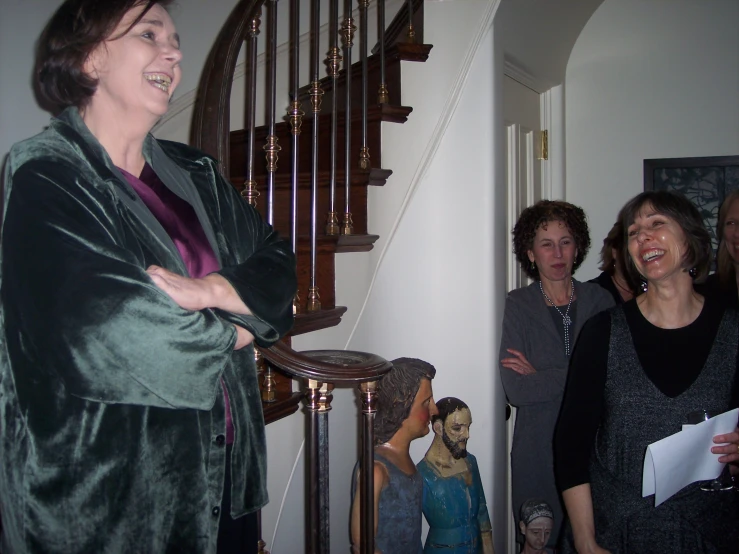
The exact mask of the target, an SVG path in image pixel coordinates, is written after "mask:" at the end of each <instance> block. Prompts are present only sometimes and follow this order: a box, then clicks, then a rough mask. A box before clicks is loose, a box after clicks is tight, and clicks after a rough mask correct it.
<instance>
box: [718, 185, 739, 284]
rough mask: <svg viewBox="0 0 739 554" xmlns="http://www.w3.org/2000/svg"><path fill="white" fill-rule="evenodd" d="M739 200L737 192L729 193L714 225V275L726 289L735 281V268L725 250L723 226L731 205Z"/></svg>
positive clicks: (732, 260) (738, 192)
mask: <svg viewBox="0 0 739 554" xmlns="http://www.w3.org/2000/svg"><path fill="white" fill-rule="evenodd" d="M736 200H739V190H734V191H731V192H730V193H729V194H727V195H726V198H724V201H723V203H722V204H721V208H720V209H719V211H718V224H717V225H716V236H717V237H718V240H719V244H718V255H717V256H716V273H718V278H719V281H720V282H721V284H722V285H723V286H724V287H726V286H728V285H729V284H731V283H733V282H734V280H735V279H736V268H735V267H734V259H733V258H732V257H731V255H730V254H729V251H728V250H727V249H726V240H725V239H724V226H725V225H726V218H727V217H728V215H729V210H730V209H731V205H732V204H733V203H734V202H735V201H736Z"/></svg>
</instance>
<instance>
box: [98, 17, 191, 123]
mask: <svg viewBox="0 0 739 554" xmlns="http://www.w3.org/2000/svg"><path fill="white" fill-rule="evenodd" d="M145 8H146V5H145V4H139V5H138V6H135V7H133V8H132V9H130V10H129V11H128V12H127V13H126V14H125V15H124V16H123V19H121V21H120V22H119V24H118V26H117V27H116V29H115V30H114V31H113V33H112V34H111V35H110V37H109V38H108V39H107V40H106V41H105V42H104V43H102V44H100V45H98V47H97V48H96V49H95V50H94V51H93V52H92V54H91V55H90V56H89V57H88V59H87V61H86V62H85V66H84V69H85V71H86V73H87V74H88V75H90V76H91V77H93V78H94V79H96V80H97V89H96V90H95V93H94V94H93V96H92V98H91V100H90V104H89V106H90V108H91V109H99V108H103V109H107V110H111V113H114V114H117V115H122V116H124V117H127V118H137V119H138V118H145V119H150V120H152V121H156V119H158V118H159V117H161V116H162V115H164V114H165V113H166V111H167V108H168V106H169V100H170V99H171V97H172V94H173V93H174V90H175V89H176V88H177V85H178V84H179V82H180V79H181V69H180V60H181V59H182V53H181V52H180V50H179V47H180V41H179V36H178V35H177V30H176V28H175V25H174V22H173V21H172V18H171V17H170V15H169V14H168V13H167V11H166V10H165V9H164V8H163V7H162V6H161V5H160V4H154V5H153V6H152V7H151V8H150V9H149V10H148V11H147V12H146V13H144V14H143V15H142V12H143V11H144V9H145ZM83 112H84V109H83Z"/></svg>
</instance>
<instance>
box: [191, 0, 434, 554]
mask: <svg viewBox="0 0 739 554" xmlns="http://www.w3.org/2000/svg"><path fill="white" fill-rule="evenodd" d="M283 1H287V0H283ZM293 1H296V0H293ZM314 1H316V0H314ZM272 2H273V4H272V5H273V6H274V5H275V2H274V0H272ZM300 2H301V4H302V0H300ZM262 4H267V2H266V1H265V0H241V1H240V2H239V3H238V4H237V6H236V7H235V8H234V10H233V12H232V13H231V15H230V16H229V18H228V20H227V21H226V23H225V25H224V26H223V28H222V29H221V32H220V34H219V36H218V38H217V39H216V44H215V46H214V47H213V49H212V50H211V53H210V57H209V59H208V61H207V62H206V66H205V68H206V69H205V71H204V73H203V76H202V78H201V82H200V86H199V89H198V100H197V103H196V107H195V112H194V116H193V125H192V130H191V143H192V145H193V146H195V147H198V148H200V149H202V150H204V151H205V152H207V153H209V154H210V155H212V156H214V157H215V158H216V159H218V160H219V161H220V163H221V168H222V171H223V173H224V174H225V175H226V176H227V177H228V178H229V179H230V181H231V182H232V183H233V184H234V186H235V187H236V188H237V189H239V190H243V189H244V182H245V181H246V177H245V175H246V168H247V162H246V158H247V154H246V152H247V148H248V137H249V134H250V133H249V132H247V131H245V130H238V131H230V130H229V129H228V124H229V121H230V117H229V115H230V114H229V110H230V95H231V85H232V83H233V75H234V72H235V67H236V60H237V58H238V54H239V50H240V48H241V46H242V44H243V42H244V39H245V38H246V37H247V34H248V30H249V25H250V24H251V23H252V21H254V20H255V17H256V16H257V14H258V13H259V12H260V10H261V9H262ZM293 6H294V5H293ZM365 9H366V8H365ZM409 21H412V24H413V28H414V30H415V42H414V43H409V42H408V41H407V39H406V30H407V28H408V22H409ZM314 34H315V33H314ZM314 38H315V37H314ZM383 42H384V46H385V64H384V65H385V82H386V85H387V88H388V91H389V97H388V101H387V102H385V103H382V104H380V103H378V94H377V93H378V90H379V86H380V83H381V78H380V75H381V71H380V67H381V60H380V57H379V56H380V53H379V52H380V48H379V44H378V46H376V47H375V49H374V50H373V51H374V52H375V53H374V54H373V55H371V56H369V57H368V58H367V60H366V62H367V68H368V73H367V91H368V92H367V97H368V99H369V101H368V106H367V119H366V126H367V146H368V147H369V152H370V168H369V169H361V168H360V163H359V162H360V157H359V152H360V147H361V146H362V140H361V136H362V108H361V107H362V103H361V101H362V88H361V87H362V62H361V59H360V60H358V61H355V63H353V64H352V66H351V68H350V71H351V75H352V79H351V106H352V110H351V114H350V117H351V153H350V154H349V156H350V165H351V167H350V170H351V183H350V211H351V214H352V220H353V232H352V233H351V234H339V235H327V234H326V232H325V224H326V221H327V216H328V212H329V210H330V208H329V197H330V190H329V182H330V178H329V175H330V171H331V150H330V147H331V142H332V137H331V132H330V130H331V127H332V125H331V121H332V98H333V95H334V94H336V95H337V104H338V106H339V114H340V115H339V116H338V125H337V132H338V134H337V135H336V136H335V137H334V139H333V140H334V141H335V142H336V144H337V145H340V146H338V147H337V150H336V166H335V167H336V171H335V176H336V188H335V205H334V206H335V207H334V211H335V212H337V214H338V216H339V221H341V218H342V215H343V211H344V209H343V207H344V182H345V181H344V177H345V174H344V167H345V165H344V163H345V154H344V138H345V137H344V133H345V131H344V129H345V127H344V123H345V117H346V115H345V110H344V105H345V102H344V99H345V95H346V84H345V83H346V80H345V72H346V70H342V71H341V72H340V74H339V76H338V78H337V80H336V89H335V90H334V81H333V79H332V77H326V78H323V79H322V80H321V81H320V82H321V86H322V88H323V91H324V94H323V98H322V103H321V110H320V112H319V113H318V114H313V113H312V112H311V110H310V106H311V102H310V96H309V94H310V92H309V88H310V87H309V86H305V87H303V88H302V89H300V90H299V92H298V97H299V99H300V101H301V104H302V110H303V111H304V112H306V114H305V116H304V117H303V120H302V132H301V134H300V139H299V151H298V153H297V160H298V176H297V184H298V188H297V214H298V216H297V220H296V226H297V241H296V242H297V247H296V250H297V274H298V288H299V292H300V299H301V302H300V304H299V306H298V308H299V313H297V314H296V317H295V324H294V327H293V329H292V331H291V332H290V334H289V335H288V336H287V337H285V338H284V339H283V340H282V341H281V342H280V343H277V344H276V345H274V346H272V347H271V348H269V349H261V355H262V356H263V358H264V360H265V361H266V362H267V363H268V364H269V367H270V368H272V369H274V371H271V372H270V374H271V375H274V381H275V387H274V393H275V394H274V399H273V400H271V401H269V402H266V401H263V409H264V416H265V421H266V423H271V422H274V421H276V420H278V419H280V418H283V417H285V416H287V415H289V414H292V413H294V412H295V411H297V409H298V406H299V403H300V401H301V400H304V401H305V402H306V413H307V415H308V420H307V422H308V425H307V430H306V442H307V447H306V450H307V452H309V454H308V458H309V459H308V463H309V466H310V469H309V471H308V473H309V479H308V485H307V489H308V490H307V491H306V502H307V511H308V514H309V517H308V519H309V521H308V526H307V527H308V528H307V535H308V536H307V538H306V552H310V553H311V554H313V553H316V554H319V553H320V554H328V551H329V547H328V520H327V516H328V473H327V467H328V466H327V464H328V426H327V425H328V424H327V422H328V420H327V417H328V411H329V410H330V403H331V390H332V388H333V385H334V384H336V383H345V384H346V383H353V384H356V385H358V386H359V389H360V399H361V404H362V421H363V425H362V449H361V451H362V454H361V469H362V474H363V476H362V479H361V483H360V498H361V499H362V500H361V502H362V506H363V509H362V514H363V515H362V525H361V527H362V545H361V552H362V553H363V554H364V553H367V554H371V553H372V552H373V551H374V547H373V541H374V534H373V533H372V532H371V530H372V529H373V528H374V524H373V518H374V515H373V510H372V509H371V503H372V490H373V484H372V479H373V477H372V474H373V472H372V470H371V467H372V465H371V464H372V448H373V436H374V435H373V421H374V410H375V407H374V402H375V400H374V399H375V394H376V390H377V389H376V387H377V384H378V382H379V381H380V380H381V378H382V376H383V375H384V374H385V373H387V371H389V369H390V367H391V365H390V364H389V362H387V361H385V360H384V359H382V358H380V357H378V356H375V355H372V354H366V353H362V352H347V351H341V350H331V351H328V350H325V351H310V352H302V353H301V352H295V351H294V350H292V349H291V348H290V345H291V337H292V336H294V335H299V334H304V333H308V332H312V331H316V330H319V329H325V328H328V327H332V326H335V325H338V324H339V323H340V322H341V318H342V316H343V314H344V313H345V312H346V310H347V308H346V307H343V306H337V305H336V296H335V278H336V274H335V263H334V260H335V256H336V254H341V253H345V252H366V251H369V250H371V249H372V248H373V244H374V243H375V241H376V240H377V239H378V238H379V237H378V236H377V235H373V234H372V233H371V229H369V228H368V214H367V198H368V187H370V186H384V185H385V184H386V183H387V182H388V179H389V178H390V177H391V175H392V170H391V169H390V168H382V123H383V122H386V123H404V122H405V121H406V120H407V119H408V117H409V116H410V115H411V112H412V111H413V109H412V108H411V107H408V106H403V105H402V104H401V86H402V75H401V73H402V71H401V62H402V61H412V62H425V61H426V60H427V58H428V56H429V52H430V50H431V48H432V47H431V45H426V44H422V42H423V0H411V1H409V2H404V3H403V5H402V7H401V9H400V10H399V12H398V14H397V15H396V17H395V18H394V19H393V20H392V22H391V23H390V25H389V26H388V27H387V30H386V33H385V39H384V41H383ZM273 47H274V45H273ZM314 48H315V46H314ZM358 50H359V49H358V48H357V49H355V51H356V53H355V54H354V55H353V58H354V59H356V58H359V52H358ZM256 92H257V91H254V94H256ZM279 111H281V113H283V114H284V113H285V111H282V110H279ZM314 117H318V118H319V119H318V125H319V129H320V133H319V134H318V137H317V145H318V152H319V156H318V163H317V168H316V169H317V182H318V186H317V195H316V204H317V210H316V213H317V221H318V229H317V236H316V248H315V257H316V261H317V264H316V269H315V275H316V285H317V287H318V290H319V293H320V302H321V307H320V309H319V310H315V311H308V310H307V309H306V300H307V296H308V294H307V293H308V288H309V283H310V277H311V272H312V268H311V257H312V256H311V254H312V253H311V249H312V245H311V240H310V239H311V237H310V233H311V215H310V214H311V210H310V206H311V204H312V198H311V188H312V187H311V184H312V180H313V173H312V168H311V163H312V159H313V157H312V148H313V144H312V133H311V132H310V130H311V129H312V126H313V123H314V119H313V118H314ZM278 119H279V122H276V123H275V126H274V129H275V130H274V134H275V136H276V137H277V138H278V144H279V146H280V147H281V150H280V152H279V160H278V163H277V169H276V170H275V171H274V173H273V174H272V176H273V179H274V188H273V225H274V227H275V228H276V229H277V231H278V232H279V233H280V234H281V235H282V236H284V237H286V238H289V237H290V233H291V229H292V223H293V222H292V219H291V218H292V212H293V210H292V194H293V193H292V187H293V183H292V168H291V161H292V159H293V152H292V148H293V146H292V129H291V126H290V123H289V121H288V120H287V116H285V117H284V118H279V116H278ZM253 133H254V137H255V138H254V144H255V147H254V151H255V156H254V164H253V166H252V168H253V175H252V179H253V180H254V181H256V182H257V183H258V186H259V192H260V196H259V197H258V199H257V209H258V210H259V211H260V212H261V213H262V215H263V216H266V213H265V212H266V210H265V206H266V198H267V191H266V190H264V186H265V183H266V182H267V164H266V160H265V157H264V155H263V153H262V145H264V144H265V143H266V142H267V140H266V139H267V135H268V134H269V131H268V128H267V126H264V127H258V128H256V129H254V130H253ZM391 186H392V185H391ZM294 379H297V380H299V381H301V383H302V385H303V390H302V391H299V392H295V391H293V380H294ZM326 386H328V388H327V387H326ZM263 398H264V396H263Z"/></svg>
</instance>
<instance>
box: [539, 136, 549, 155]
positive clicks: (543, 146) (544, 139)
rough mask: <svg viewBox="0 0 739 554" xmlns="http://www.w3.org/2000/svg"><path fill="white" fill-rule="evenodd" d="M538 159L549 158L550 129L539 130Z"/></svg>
mask: <svg viewBox="0 0 739 554" xmlns="http://www.w3.org/2000/svg"><path fill="white" fill-rule="evenodd" d="M536 159H537V160H548V159H549V131H539V155H538V156H537V157H536Z"/></svg>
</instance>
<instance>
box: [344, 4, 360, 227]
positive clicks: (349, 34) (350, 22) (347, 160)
mask: <svg viewBox="0 0 739 554" xmlns="http://www.w3.org/2000/svg"><path fill="white" fill-rule="evenodd" d="M356 30H357V27H356V25H354V19H353V18H352V0H345V1H344V22H343V24H342V26H341V39H342V43H343V45H344V73H345V77H346V82H345V85H344V87H345V90H344V104H345V106H344V108H345V117H344V219H343V221H342V223H341V234H342V235H351V234H352V233H353V232H354V224H353V222H352V212H351V209H350V198H351V197H350V194H351V182H352V162H351V147H352V46H353V44H354V32H355V31H356Z"/></svg>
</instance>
